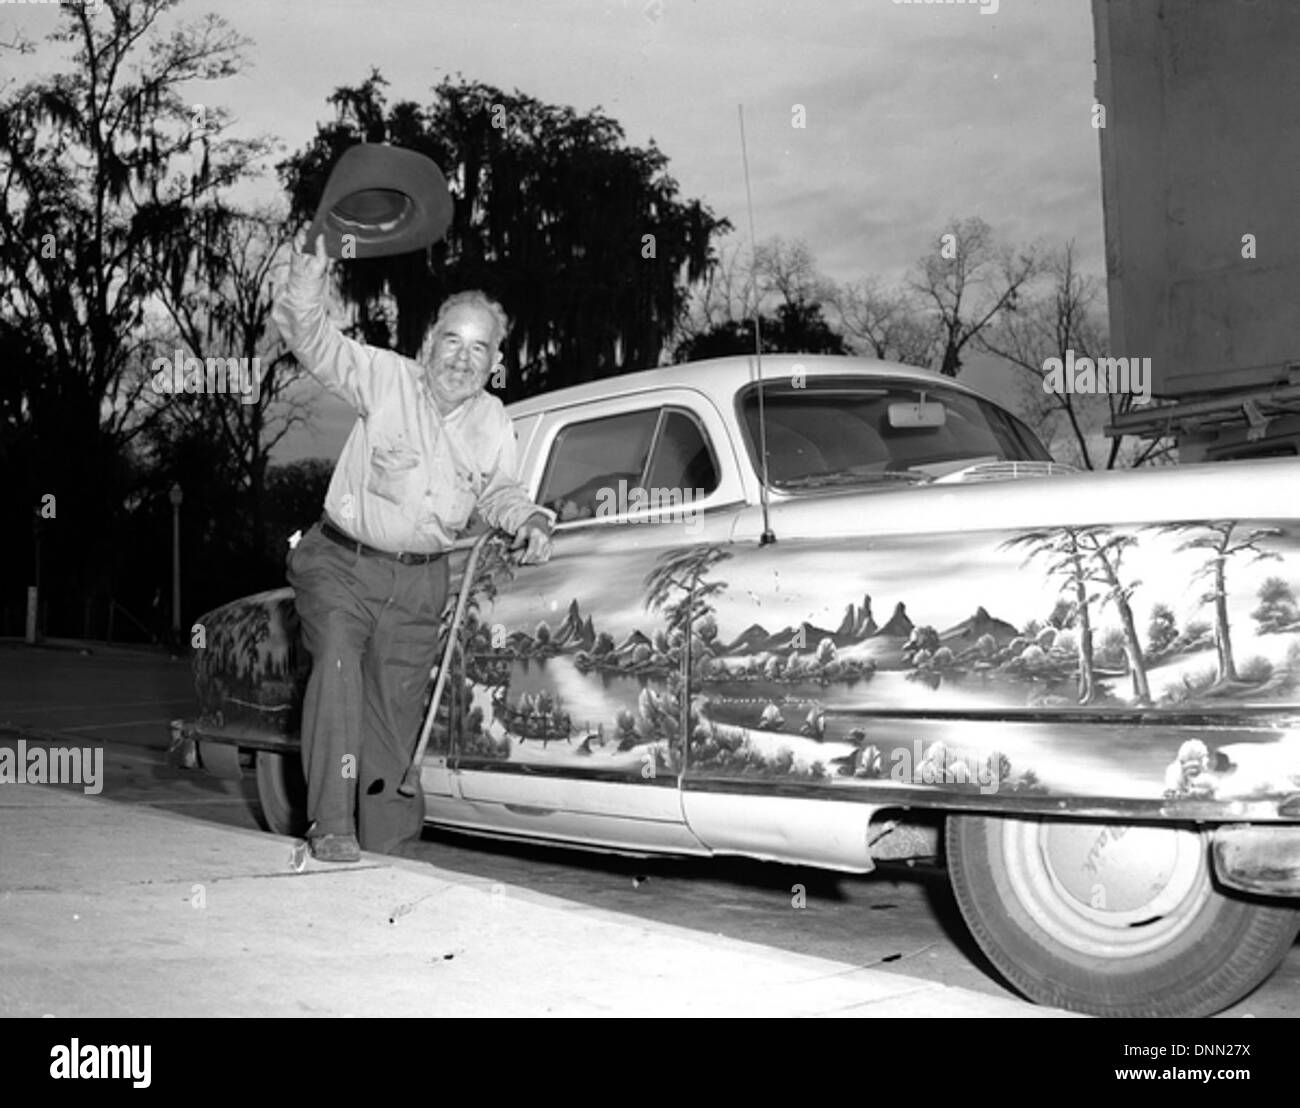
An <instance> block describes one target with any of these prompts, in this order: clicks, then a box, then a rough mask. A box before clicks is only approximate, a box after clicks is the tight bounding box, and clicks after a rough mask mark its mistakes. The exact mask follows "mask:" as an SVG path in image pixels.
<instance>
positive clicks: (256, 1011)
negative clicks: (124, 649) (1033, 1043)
mask: <svg viewBox="0 0 1300 1108" xmlns="http://www.w3.org/2000/svg"><path fill="white" fill-rule="evenodd" d="M0 966H3V967H4V971H3V973H0V1015H3V1016H43V1015H54V1016H59V1017H120V1016H143V1017H168V1016H185V1017H189V1016H539V1015H550V1016H796V1015H797V1016H882V1017H883V1016H892V1017H912V1016H925V1017H932V1016H983V1017H1005V1016H1016V1017H1024V1016H1039V1017H1050V1016H1060V1015H1066V1014H1067V1013H1063V1012H1057V1011H1054V1010H1050V1009H1044V1008H1038V1007H1035V1006H1033V1005H1030V1004H1025V1003H1021V1002H1019V1001H1017V1000H1015V999H1012V998H1000V997H989V996H984V995H982V994H979V993H975V992H972V991H969V990H966V989H960V988H953V987H946V986H942V985H937V984H934V983H931V982H928V981H922V980H918V979H913V978H908V977H902V976H899V975H897V974H892V973H884V972H881V971H879V970H871V969H861V968H858V967H855V966H851V965H847V964H844V963H840V962H833V961H828V960H825V959H820V958H812V957H807V956H803V955H796V954H790V953H787V952H784V951H779V950H774V949H772V948H769V947H765V946H760V945H757V944H754V943H746V942H740V941H736V940H732V939H725V938H721V937H717V936H711V935H707V934H702V933H700V932H696V931H690V930H687V929H685V928H678V927H674V926H670V925H667V924H660V923H654V922H646V921H643V920H632V919H629V918H627V917H625V916H620V915H618V914H616V913H613V912H609V911H605V910H602V909H596V908H591V907H588V906H586V905H581V904H577V903H573V902H570V901H565V900H561V899H558V898H555V897H549V896H544V895H540V894H537V893H533V892H531V891H528V890H524V889H519V888H514V887H509V886H503V885H500V884H494V883H491V882H488V881H484V880H481V879H475V878H472V877H466V876H465V875H463V874H458V873H451V872H448V871H443V870H439V869H436V868H434V867H431V866H429V865H426V864H423V863H417V862H411V861H407V860H404V859H396V858H389V857H383V856H380V855H370V854H367V855H364V856H363V860H362V862H361V863H359V864H357V865H352V866H338V865H327V864H325V863H320V862H316V861H315V860H314V859H312V858H311V857H310V856H305V851H304V850H303V849H302V848H301V847H299V846H298V844H297V843H296V842H295V840H292V839H282V838H277V837H275V836H271V835H265V834H260V833H256V832H251V831H243V830H239V829H237V828H229V827H221V826H216V825H213V824H209V823H204V822H199V821H195V820H190V819H186V818H184V817H183V816H177V815H172V814H169V813H164V812H157V811H153V810H145V809H142V808H139V807H134V806H131V805H127V804H121V803H115V802H113V801H108V800H103V799H100V798H97V797H92V796H86V795H83V794H82V792H81V791H79V790H77V789H75V788H64V787H59V788H56V787H50V786H43V785H24V784H4V785H0Z"/></svg>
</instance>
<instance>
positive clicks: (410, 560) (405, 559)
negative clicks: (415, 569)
mask: <svg viewBox="0 0 1300 1108" xmlns="http://www.w3.org/2000/svg"><path fill="white" fill-rule="evenodd" d="M423 557H424V555H423V554H408V553H407V552H406V551H403V552H402V553H401V554H398V555H397V560H398V561H399V562H401V563H402V565H404V566H418V565H419V564H420V559H422V558H423Z"/></svg>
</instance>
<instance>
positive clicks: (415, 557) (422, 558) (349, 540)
mask: <svg viewBox="0 0 1300 1108" xmlns="http://www.w3.org/2000/svg"><path fill="white" fill-rule="evenodd" d="M320 533H321V534H322V535H324V536H325V537H326V538H327V539H329V540H330V541H331V542H336V543H338V544H339V546H345V547H347V548H348V549H349V550H353V551H355V552H356V553H358V554H364V555H365V556H366V557H368V558H387V559H388V560H389V561H390V562H401V563H402V565H404V566H426V565H428V564H429V563H430V562H436V561H437V560H438V559H439V558H441V557H442V555H443V552H442V551H441V550H439V551H437V552H436V553H434V554H393V553H391V552H390V551H387V550H378V549H376V548H375V547H373V546H367V545H366V544H365V543H363V542H358V541H357V540H356V539H354V538H353V537H352V536H351V535H345V534H344V533H343V532H342V531H340V530H339V529H338V528H337V527H335V526H334V524H332V523H331V522H330V521H329V520H328V519H322V520H321V521H320Z"/></svg>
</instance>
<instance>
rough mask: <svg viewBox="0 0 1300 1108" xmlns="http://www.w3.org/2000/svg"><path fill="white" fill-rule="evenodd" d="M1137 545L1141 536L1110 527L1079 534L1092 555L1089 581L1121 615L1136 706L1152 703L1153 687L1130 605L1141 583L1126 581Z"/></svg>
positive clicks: (1106, 602) (1104, 600)
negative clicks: (1126, 567) (1126, 558)
mask: <svg viewBox="0 0 1300 1108" xmlns="http://www.w3.org/2000/svg"><path fill="white" fill-rule="evenodd" d="M1135 545H1137V536H1136V535H1133V534H1129V533H1123V532H1121V533H1118V534H1117V533H1116V532H1114V531H1111V530H1110V529H1109V528H1106V527H1086V528H1082V529H1081V530H1080V532H1079V547H1080V549H1081V550H1084V551H1085V552H1086V553H1087V554H1088V555H1089V560H1088V562H1087V565H1088V580H1089V581H1091V582H1094V583H1096V584H1099V585H1101V586H1102V587H1103V588H1104V589H1105V590H1106V591H1105V592H1104V593H1103V594H1101V602H1102V604H1103V605H1105V604H1113V605H1114V606H1115V610H1116V612H1118V613H1119V622H1120V628H1121V630H1122V631H1123V632H1124V654H1125V656H1126V657H1127V658H1128V668H1129V676H1130V677H1131V678H1132V679H1133V699H1134V701H1135V702H1136V703H1138V704H1141V705H1147V704H1150V703H1151V686H1150V684H1149V683H1148V681H1147V668H1146V659H1145V657H1143V654H1142V642H1141V640H1140V639H1139V638H1138V631H1137V620H1136V619H1134V618H1133V606H1132V605H1131V604H1130V603H1129V601H1130V599H1131V598H1132V596H1133V591H1134V590H1135V589H1136V588H1137V587H1138V585H1140V584H1141V582H1140V581H1129V582H1125V580H1124V578H1123V576H1122V571H1123V568H1124V555H1125V554H1126V553H1127V552H1128V550H1129V548H1130V547H1133V546H1135Z"/></svg>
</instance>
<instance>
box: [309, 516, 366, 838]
mask: <svg viewBox="0 0 1300 1108" xmlns="http://www.w3.org/2000/svg"><path fill="white" fill-rule="evenodd" d="M367 568H368V567H365V566H363V565H361V559H360V558H359V557H358V556H357V555H356V554H355V553H352V552H349V551H347V550H345V549H344V548H343V547H341V546H339V545H337V544H336V543H332V542H330V541H329V539H327V538H325V537H324V536H323V535H321V533H320V530H319V528H317V527H313V528H312V529H311V530H309V531H308V532H307V534H306V535H304V536H303V537H302V539H301V540H300V541H299V543H298V546H297V547H296V548H295V549H294V550H293V552H292V553H291V555H290V557H289V572H288V577H289V583H290V584H291V585H292V586H293V589H294V594H295V603H296V606H297V609H298V617H299V619H300V620H301V622H302V638H303V644H304V645H305V646H306V647H307V650H308V652H309V653H310V654H311V658H312V667H311V677H310V678H309V679H308V681H307V691H306V696H305V697H304V700H303V709H302V761H303V772H304V774H305V776H306V778H307V818H308V819H309V820H310V821H311V828H310V834H311V835H312V836H313V837H315V836H319V835H355V834H356V792H357V774H358V771H359V769H358V763H359V760H360V754H361V729H362V723H361V720H362V684H363V682H362V676H361V659H362V657H363V655H364V653H365V649H366V643H367V642H368V641H369V638H370V635H371V633H372V631H373V628H374V614H373V611H372V609H371V604H372V603H373V601H369V598H368V597H367V591H368V590H367V588H366V582H365V580H364V577H365V575H366V570H367ZM368 601H369V602H368Z"/></svg>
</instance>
